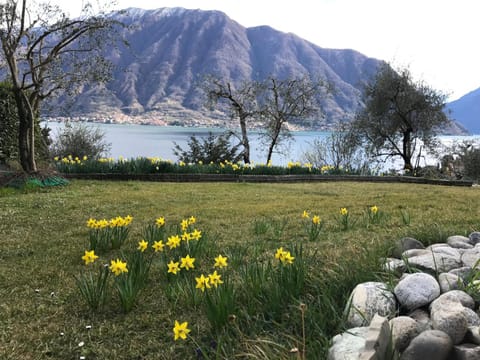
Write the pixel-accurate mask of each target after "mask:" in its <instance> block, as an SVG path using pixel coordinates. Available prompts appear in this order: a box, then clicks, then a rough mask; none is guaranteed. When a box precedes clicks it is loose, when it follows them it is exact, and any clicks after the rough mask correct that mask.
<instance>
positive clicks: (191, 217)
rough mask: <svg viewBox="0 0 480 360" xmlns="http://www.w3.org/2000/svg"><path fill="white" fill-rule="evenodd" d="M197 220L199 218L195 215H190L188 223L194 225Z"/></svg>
mask: <svg viewBox="0 0 480 360" xmlns="http://www.w3.org/2000/svg"><path fill="white" fill-rule="evenodd" d="M196 222H197V219H196V218H195V216H190V218H189V219H188V223H189V224H190V225H193V224H195V223H196Z"/></svg>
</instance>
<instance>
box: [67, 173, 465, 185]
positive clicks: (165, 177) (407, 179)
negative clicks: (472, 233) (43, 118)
mask: <svg viewBox="0 0 480 360" xmlns="http://www.w3.org/2000/svg"><path fill="white" fill-rule="evenodd" d="M62 176H63V177H65V178H67V179H81V180H118V181H127V180H138V181H155V182H251V183H296V182H327V181H328V182H332V181H353V182H362V181H365V182H381V183H408V184H428V185H444V186H463V187H471V186H472V185H473V182H472V181H466V180H442V179H426V178H419V177H411V176H360V175H241V174H238V175H237V174H181V173H180V174H179V173H162V174H116V173H92V174H82V173H77V174H62Z"/></svg>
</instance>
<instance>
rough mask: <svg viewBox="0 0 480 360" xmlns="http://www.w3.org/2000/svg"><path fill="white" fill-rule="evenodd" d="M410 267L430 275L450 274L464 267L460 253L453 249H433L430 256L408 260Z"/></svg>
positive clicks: (420, 256)
mask: <svg viewBox="0 0 480 360" xmlns="http://www.w3.org/2000/svg"><path fill="white" fill-rule="evenodd" d="M408 265H410V266H413V267H415V268H417V269H419V270H423V271H427V272H429V273H434V274H436V273H442V272H449V271H450V270H453V269H456V268H459V267H461V266H462V261H461V255H460V253H459V252H458V251H457V250H456V249H453V248H451V247H436V248H432V249H431V251H430V253H429V254H425V255H419V256H414V257H411V258H409V259H408Z"/></svg>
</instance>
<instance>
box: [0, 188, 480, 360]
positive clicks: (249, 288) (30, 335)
mask: <svg viewBox="0 0 480 360" xmlns="http://www.w3.org/2000/svg"><path fill="white" fill-rule="evenodd" d="M479 204H480V189H479V188H476V187H474V188H465V187H446V186H428V185H412V184H379V183H352V182H345V183H342V182H332V183H298V184H250V183H201V184H198V183H146V182H100V181H72V182H71V184H70V185H69V186H67V187H64V188H51V189H47V190H36V191H10V190H7V189H0V358H1V359H6V360H7V359H11V360H13V359H15V360H17V359H80V358H81V357H84V358H85V359H197V358H199V359H202V358H204V359H233V358H239V359H241V358H249V359H292V358H294V359H295V358H297V359H302V358H306V359H322V358H325V357H326V351H327V349H328V345H329V343H328V342H329V340H330V338H331V337H332V336H333V335H334V334H336V333H338V332H339V331H341V330H342V325H343V322H342V311H343V307H344V306H345V302H346V299H347V297H348V295H349V293H350V291H351V290H352V289H353V287H354V286H355V284H357V283H358V282H361V281H367V280H375V279H378V278H382V277H383V276H384V274H382V273H381V271H380V270H381V267H380V257H382V256H385V255H386V254H387V252H388V248H389V247H390V246H391V244H392V241H394V240H396V239H398V238H400V237H403V236H411V237H415V238H417V239H419V240H421V241H423V242H424V243H425V244H428V243H432V242H439V241H442V240H445V239H446V237H447V236H450V235H454V234H459V235H468V234H469V233H470V232H472V231H475V230H480V207H479ZM372 206H377V207H378V210H379V214H380V215H381V217H379V218H378V219H377V220H378V221H373V220H372V219H371V218H370V220H369V217H368V216H367V215H366V214H367V213H368V212H369V209H370V208H371V207H372ZM341 208H346V209H347V210H348V216H349V218H348V224H347V226H344V225H345V223H344V222H343V223H342V219H343V218H342V217H341V215H340V209H341ZM304 210H307V211H308V212H309V214H310V218H309V219H306V218H302V213H303V212H304ZM126 215H131V216H133V221H132V223H131V225H129V229H130V233H129V237H128V239H127V241H126V243H125V244H124V245H123V246H122V249H121V250H110V251H108V252H107V253H105V254H101V255H99V256H100V258H99V259H97V261H96V263H95V264H90V265H88V266H86V265H85V264H84V262H83V261H82V256H83V255H84V252H85V250H88V247H89V229H88V228H87V226H86V222H87V220H88V219H89V218H95V219H103V218H106V219H111V218H114V217H117V216H126ZM313 215H318V216H319V217H320V219H321V225H322V229H321V231H320V233H319V235H318V236H315V239H313V240H311V239H309V238H308V231H309V229H312V223H311V222H310V219H311V218H312V217H313ZM160 216H163V217H165V220H166V224H167V225H168V226H169V227H167V228H168V234H167V235H166V236H169V235H171V234H173V233H174V232H175V229H176V227H177V225H178V224H179V223H180V222H181V220H182V219H186V218H189V217H191V216H195V218H196V223H195V228H196V229H200V230H201V231H202V239H201V240H198V241H197V242H198V244H201V245H198V246H196V245H191V247H185V246H184V247H183V248H180V249H178V248H177V249H173V250H169V249H168V247H166V248H165V250H164V251H163V252H162V253H160V252H159V253H154V252H153V250H151V248H150V247H149V249H148V254H147V252H146V253H145V254H146V256H147V255H148V256H149V259H150V260H151V266H150V268H149V269H150V271H149V276H148V280H147V282H146V285H145V287H144V288H142V290H141V291H140V293H139V295H138V297H137V299H136V302H135V305H134V307H133V309H132V310H131V311H129V312H125V311H122V307H121V303H120V301H119V299H118V296H117V293H116V291H115V288H114V284H116V281H117V280H118V279H117V277H115V276H114V275H113V274H110V275H109V278H108V281H109V286H110V288H111V291H110V297H109V299H108V301H107V303H106V305H105V306H104V307H102V308H101V309H99V310H97V311H91V310H90V308H89V307H88V306H87V304H86V302H85V300H84V299H83V297H82V296H81V294H80V291H79V289H78V287H77V283H76V281H75V277H78V276H79V275H80V274H82V273H88V272H93V271H94V270H95V271H96V269H99V270H98V271H101V268H102V266H101V264H104V263H110V260H112V259H117V258H119V259H125V258H126V257H127V253H133V252H138V250H137V246H138V242H139V241H140V240H142V237H143V233H142V229H143V228H144V227H145V226H146V225H147V224H154V223H155V219H157V218H158V217H160ZM165 240H166V238H165ZM193 242H194V241H191V243H193ZM150 245H151V244H149V246H150ZM279 247H283V249H284V250H285V251H290V252H291V255H292V256H293V257H295V259H294V261H293V263H292V264H288V263H286V264H283V263H281V262H280V261H279V260H278V259H275V256H274V255H275V254H276V252H277V249H278V248H279ZM187 252H189V254H190V255H191V256H194V257H195V259H196V260H195V268H194V269H191V270H190V271H185V270H182V271H181V272H180V273H179V274H177V275H172V274H167V263H168V262H169V261H171V260H172V259H174V260H178V259H180V257H182V256H185V255H186V254H187ZM219 254H222V255H224V256H226V257H227V258H228V267H227V268H224V269H218V272H219V273H220V274H221V275H222V279H223V280H224V284H220V285H219V286H218V288H217V289H215V288H213V287H212V288H211V289H206V291H205V292H202V291H201V290H200V289H198V288H196V285H195V282H196V280H195V278H196V277H199V276H200V275H201V274H207V273H209V272H211V271H213V268H212V265H213V262H214V259H215V257H217V256H218V255H219ZM127 266H129V263H128V262H127ZM197 284H198V283H197ZM175 320H178V321H179V322H180V323H183V322H185V321H186V322H188V328H189V329H190V333H189V334H188V336H187V339H186V340H182V339H179V340H178V341H174V337H173V331H172V329H173V327H174V322H175ZM294 348H297V349H298V352H296V353H290V351H291V349H294ZM304 350H305V352H304Z"/></svg>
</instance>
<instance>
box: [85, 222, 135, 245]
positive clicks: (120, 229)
mask: <svg viewBox="0 0 480 360" xmlns="http://www.w3.org/2000/svg"><path fill="white" fill-rule="evenodd" d="M132 220H133V218H132V216H130V215H127V216H125V217H121V216H117V217H115V218H112V219H110V220H107V219H100V220H97V219H94V218H90V219H88V220H87V227H88V228H89V229H90V232H89V239H90V249H92V250H97V251H99V252H106V251H107V250H109V249H119V248H120V247H121V246H122V244H123V243H124V242H125V240H126V239H127V237H128V234H129V229H128V226H129V225H130V224H131V222H132Z"/></svg>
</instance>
